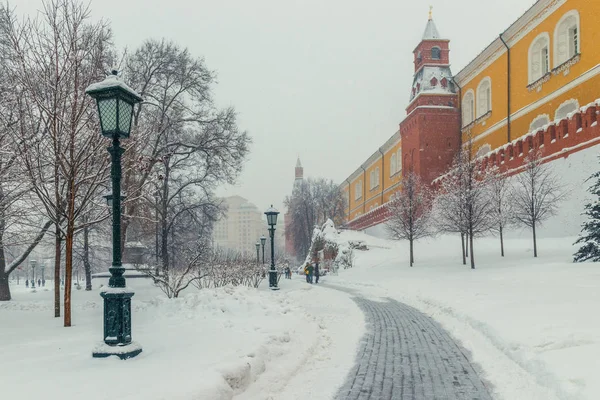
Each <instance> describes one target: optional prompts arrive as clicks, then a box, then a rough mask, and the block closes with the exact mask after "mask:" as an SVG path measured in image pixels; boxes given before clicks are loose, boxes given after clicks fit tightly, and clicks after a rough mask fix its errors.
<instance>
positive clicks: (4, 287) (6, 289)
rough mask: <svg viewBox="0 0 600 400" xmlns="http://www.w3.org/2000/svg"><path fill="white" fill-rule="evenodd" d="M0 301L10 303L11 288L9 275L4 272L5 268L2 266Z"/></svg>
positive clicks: (0, 272)
mask: <svg viewBox="0 0 600 400" xmlns="http://www.w3.org/2000/svg"><path fill="white" fill-rule="evenodd" d="M0 268H2V271H0V301H9V300H10V299H11V297H10V286H9V285H8V276H9V275H8V274H7V273H5V272H4V267H2V266H0Z"/></svg>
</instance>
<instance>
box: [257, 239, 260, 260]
mask: <svg viewBox="0 0 600 400" xmlns="http://www.w3.org/2000/svg"><path fill="white" fill-rule="evenodd" d="M259 251H260V243H258V242H256V265H258V264H260V258H259Z"/></svg>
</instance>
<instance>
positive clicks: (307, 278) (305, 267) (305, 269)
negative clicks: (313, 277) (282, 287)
mask: <svg viewBox="0 0 600 400" xmlns="http://www.w3.org/2000/svg"><path fill="white" fill-rule="evenodd" d="M304 275H306V283H310V281H309V277H308V263H306V265H305V266H304Z"/></svg>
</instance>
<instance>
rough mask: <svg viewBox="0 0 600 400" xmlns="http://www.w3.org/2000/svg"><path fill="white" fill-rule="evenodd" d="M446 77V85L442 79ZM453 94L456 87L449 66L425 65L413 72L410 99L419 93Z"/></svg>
mask: <svg viewBox="0 0 600 400" xmlns="http://www.w3.org/2000/svg"><path fill="white" fill-rule="evenodd" d="M433 78H435V80H434V79H433ZM443 79H446V87H444V86H442V80H443ZM421 93H427V94H454V93H456V87H455V86H454V82H453V81H452V71H451V70H450V67H449V66H425V67H423V68H422V69H421V70H419V72H417V73H416V74H415V78H414V80H413V84H412V90H411V93H410V101H412V100H414V99H415V98H416V97H417V96H418V95H419V94H421Z"/></svg>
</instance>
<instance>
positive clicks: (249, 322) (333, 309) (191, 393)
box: [0, 276, 363, 400]
mask: <svg viewBox="0 0 600 400" xmlns="http://www.w3.org/2000/svg"><path fill="white" fill-rule="evenodd" d="M93 282H94V284H95V286H96V287H95V288H94V290H93V291H91V292H85V291H84V290H79V291H78V290H74V291H73V301H72V303H73V326H72V327H71V328H63V327H62V318H53V313H54V311H53V292H52V291H50V290H46V289H41V290H39V289H38V290H37V291H36V292H32V291H31V290H30V289H27V290H26V289H25V287H24V285H23V282H21V285H19V286H16V285H12V287H11V291H12V293H13V300H12V301H10V302H4V303H0V338H1V340H0V354H1V357H0V377H2V382H3V385H2V398H6V399H11V400H16V399H37V398H45V399H61V400H66V399H88V400H100V399H145V400H148V399H156V400H158V399H165V400H166V399H169V400H174V399H182V400H183V399H186V400H189V399H206V400H221V399H231V398H234V396H235V398H240V399H242V398H265V396H268V395H274V396H275V395H277V396H279V397H277V398H280V399H295V398H296V399H306V398H314V399H327V398H330V396H331V395H332V394H333V393H334V392H335V390H336V389H337V387H338V386H339V385H341V384H342V382H343V380H344V379H345V377H346V374H347V372H348V370H349V369H350V367H351V365H352V362H353V359H354V350H355V348H356V346H357V343H358V340H359V338H360V336H361V335H362V334H363V317H362V314H361V313H360V310H358V309H357V308H356V307H355V306H354V303H353V302H352V300H350V299H348V298H347V295H346V294H344V293H340V292H336V291H331V290H325V289H323V290H319V289H321V288H315V287H313V286H309V285H307V284H306V283H305V282H304V280H303V279H302V277H299V276H295V277H294V279H292V280H284V279H282V280H281V288H282V289H281V290H279V291H271V290H269V289H268V288H267V287H266V285H267V284H265V282H263V286H262V287H261V288H259V289H258V290H256V289H251V288H246V287H224V288H218V289H203V290H197V289H195V288H194V289H188V290H187V291H186V292H185V293H184V295H183V296H182V297H181V298H179V299H171V300H169V299H167V298H166V297H165V296H164V295H163V294H162V292H160V290H159V289H157V288H156V287H154V286H153V285H152V284H151V283H150V282H149V281H148V280H145V279H129V280H128V281H127V284H128V286H130V287H132V288H133V289H134V290H135V292H136V294H135V296H134V297H133V306H132V314H133V316H132V321H133V323H132V327H133V339H134V341H136V342H139V343H140V344H141V345H142V346H143V352H142V353H141V354H140V355H139V356H137V357H136V358H133V359H130V360H126V361H121V360H119V359H118V358H116V357H112V358H109V359H93V358H92V354H91V351H92V348H93V346H94V345H95V344H96V343H98V342H99V341H101V338H102V299H101V297H100V295H99V289H98V287H97V286H99V285H98V283H99V282H98V281H97V280H94V281H93ZM47 284H48V282H47ZM346 323H348V324H350V326H353V327H354V328H355V329H353V330H352V331H350V332H348V331H346V329H345V328H346V325H345V324H346ZM304 377H309V378H311V379H319V380H321V379H325V380H326V381H327V382H328V384H327V385H325V387H323V386H321V387H318V388H314V387H310V386H307V385H306V384H305V381H304ZM251 384H252V385H251ZM314 389H318V391H316V392H315V390H314ZM244 392H247V393H244ZM313 392H315V393H313ZM284 393H287V394H284ZM255 396H256V397H255Z"/></svg>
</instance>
